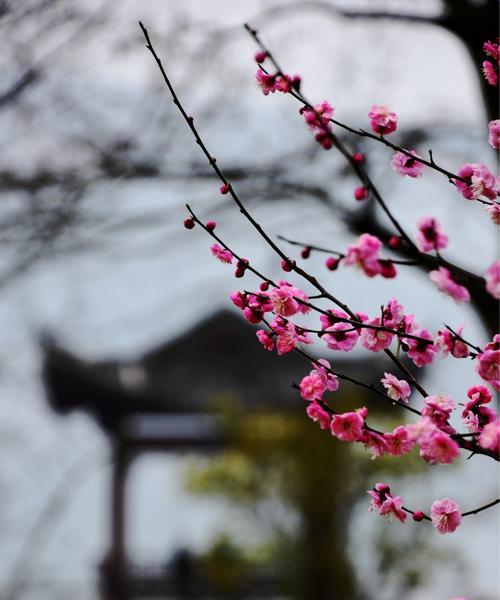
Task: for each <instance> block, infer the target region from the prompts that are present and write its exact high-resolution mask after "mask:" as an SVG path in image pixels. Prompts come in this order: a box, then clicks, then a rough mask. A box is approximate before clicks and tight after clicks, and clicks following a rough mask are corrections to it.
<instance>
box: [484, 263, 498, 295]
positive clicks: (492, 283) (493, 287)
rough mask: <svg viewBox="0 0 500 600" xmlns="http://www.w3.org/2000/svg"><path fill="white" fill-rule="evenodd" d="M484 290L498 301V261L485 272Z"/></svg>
mask: <svg viewBox="0 0 500 600" xmlns="http://www.w3.org/2000/svg"><path fill="white" fill-rule="evenodd" d="M486 290H487V291H488V292H489V293H490V294H491V295H492V296H493V298H496V299H497V300H498V299H500V260H497V261H496V262H494V263H493V264H492V265H491V266H490V267H489V268H488V270H487V271H486Z"/></svg>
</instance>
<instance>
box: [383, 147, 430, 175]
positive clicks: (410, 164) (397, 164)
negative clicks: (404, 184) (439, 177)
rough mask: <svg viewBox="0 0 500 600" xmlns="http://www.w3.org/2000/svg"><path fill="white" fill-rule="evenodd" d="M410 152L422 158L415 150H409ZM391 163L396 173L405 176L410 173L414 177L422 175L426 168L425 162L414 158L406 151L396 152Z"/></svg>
mask: <svg viewBox="0 0 500 600" xmlns="http://www.w3.org/2000/svg"><path fill="white" fill-rule="evenodd" d="M409 152H410V154H412V155H413V156H416V157H418V158H420V157H419V156H418V154H417V153H416V152H415V151H414V150H409ZM391 165H392V168H393V169H394V170H395V171H396V173H397V174H398V175H401V176H403V177H404V176H405V175H408V177H413V178H417V177H420V176H421V175H422V173H423V171H424V169H425V165H424V164H422V163H421V162H420V161H418V160H415V159H414V158H411V157H410V156H408V155H407V154H405V153H404V152H396V154H395V155H394V157H393V159H392V161H391Z"/></svg>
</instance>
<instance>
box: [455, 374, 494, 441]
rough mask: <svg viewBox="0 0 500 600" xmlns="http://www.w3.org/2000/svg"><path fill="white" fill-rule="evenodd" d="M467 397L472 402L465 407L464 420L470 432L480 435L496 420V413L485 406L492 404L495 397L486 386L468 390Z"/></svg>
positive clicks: (477, 386)
mask: <svg viewBox="0 0 500 600" xmlns="http://www.w3.org/2000/svg"><path fill="white" fill-rule="evenodd" d="M467 396H468V397H469V398H470V400H469V401H468V402H466V404H465V406H464V409H463V411H462V419H463V420H464V423H465V426H466V427H467V430H468V431H470V432H471V433H479V432H481V431H482V430H483V429H484V427H485V426H486V425H488V424H489V423H491V422H493V421H494V420H495V419H496V414H495V412H494V411H493V410H491V409H490V408H488V407H487V406H484V405H485V404H488V403H489V402H491V400H492V399H493V395H492V393H491V392H490V390H489V389H488V388H487V387H485V386H484V385H474V386H473V387H471V388H469V389H468V390H467Z"/></svg>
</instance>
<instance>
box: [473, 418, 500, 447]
mask: <svg viewBox="0 0 500 600" xmlns="http://www.w3.org/2000/svg"><path fill="white" fill-rule="evenodd" d="M478 443H479V445H480V446H481V448H485V449H486V450H491V451H492V452H495V453H496V454H498V452H499V450H500V419H499V418H496V419H495V420H494V421H492V422H491V423H488V424H487V425H486V426H485V428H484V429H483V431H482V433H481V435H480V436H479V440H478Z"/></svg>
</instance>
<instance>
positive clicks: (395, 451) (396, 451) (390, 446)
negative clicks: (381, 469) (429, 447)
mask: <svg viewBox="0 0 500 600" xmlns="http://www.w3.org/2000/svg"><path fill="white" fill-rule="evenodd" d="M384 440H385V443H386V445H387V453H388V454H390V455H391V456H401V455H403V454H408V452H411V450H412V448H413V446H414V445H415V440H414V439H412V437H411V436H410V434H409V433H408V430H407V428H406V427H404V426H403V425H400V426H399V427H396V429H394V431H393V432H392V433H384Z"/></svg>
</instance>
